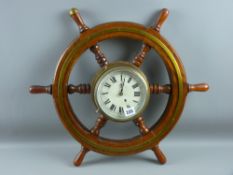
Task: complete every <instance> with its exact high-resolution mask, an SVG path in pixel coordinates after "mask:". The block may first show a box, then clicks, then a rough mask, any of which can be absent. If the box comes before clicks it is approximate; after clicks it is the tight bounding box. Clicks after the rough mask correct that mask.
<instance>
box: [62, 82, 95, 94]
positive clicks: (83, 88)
mask: <svg viewBox="0 0 233 175" xmlns="http://www.w3.org/2000/svg"><path fill="white" fill-rule="evenodd" d="M67 91H68V93H69V94H73V93H80V94H90V93H91V85H90V84H79V85H76V86H75V85H73V84H70V85H68V90H67Z"/></svg>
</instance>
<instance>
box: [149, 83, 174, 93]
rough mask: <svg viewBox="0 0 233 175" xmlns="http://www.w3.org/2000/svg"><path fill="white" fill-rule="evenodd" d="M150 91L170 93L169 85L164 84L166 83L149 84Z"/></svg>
mask: <svg viewBox="0 0 233 175" xmlns="http://www.w3.org/2000/svg"><path fill="white" fill-rule="evenodd" d="M150 92H151V93H152V94H160V93H166V94H170V93H171V85H169V84H166V85H157V84H154V85H150Z"/></svg>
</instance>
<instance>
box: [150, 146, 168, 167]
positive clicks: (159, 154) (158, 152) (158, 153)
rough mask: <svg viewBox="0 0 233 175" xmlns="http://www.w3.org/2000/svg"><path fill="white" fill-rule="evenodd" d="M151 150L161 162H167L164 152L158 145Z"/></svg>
mask: <svg viewBox="0 0 233 175" xmlns="http://www.w3.org/2000/svg"><path fill="white" fill-rule="evenodd" d="M151 150H152V151H153V152H154V154H155V156H156V157H157V159H158V161H159V163H160V164H165V163H166V162H167V158H166V156H165V155H164V154H163V152H162V151H161V149H160V148H159V146H158V145H156V146H155V147H153V148H152V149H151Z"/></svg>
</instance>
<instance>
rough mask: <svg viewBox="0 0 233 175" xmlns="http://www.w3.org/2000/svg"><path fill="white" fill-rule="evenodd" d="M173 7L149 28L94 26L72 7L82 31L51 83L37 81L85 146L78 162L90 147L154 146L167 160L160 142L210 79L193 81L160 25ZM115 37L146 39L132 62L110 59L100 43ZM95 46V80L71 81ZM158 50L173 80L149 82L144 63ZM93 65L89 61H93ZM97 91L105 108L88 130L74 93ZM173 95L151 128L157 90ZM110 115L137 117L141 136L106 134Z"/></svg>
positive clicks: (37, 89) (115, 150) (126, 151)
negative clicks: (149, 114)
mask: <svg viewBox="0 0 233 175" xmlns="http://www.w3.org/2000/svg"><path fill="white" fill-rule="evenodd" d="M168 14H169V12H168V10H167V9H162V10H161V13H160V15H159V17H158V19H157V20H156V22H155V24H154V25H153V26H151V27H149V28H147V27H144V26H143V25H140V24H136V23H132V22H110V23H105V24H101V25H98V26H96V27H94V28H91V29H90V28H89V27H87V26H86V25H85V23H84V21H83V20H82V18H81V16H80V14H79V12H78V10H77V9H75V8H73V9H71V10H70V16H71V17H72V18H73V20H74V21H75V22H76V24H77V25H78V27H79V29H80V33H81V34H80V36H79V37H78V38H77V39H75V40H74V41H73V42H72V43H71V45H70V46H69V47H68V48H67V49H66V50H65V51H64V53H63V54H62V56H61V58H60V60H59V62H58V65H57V69H56V72H55V76H54V81H53V83H52V84H51V85H49V86H31V87H30V92H31V93H33V94H38V93H48V94H51V95H52V96H53V99H54V103H55V106H56V109H57V112H58V114H59V116H60V119H61V121H62V123H63V124H64V126H65V128H66V129H67V130H68V131H69V132H70V134H71V135H72V136H73V137H74V138H75V139H76V140H77V141H78V142H79V143H80V144H81V145H82V149H81V151H80V153H79V154H78V155H77V156H76V158H75V160H74V164H75V165H77V166H79V165H80V164H81V163H82V161H83V159H84V157H85V155H86V153H87V152H88V151H95V152H98V153H102V154H106V155H112V156H116V155H117V156H118V155H130V154H135V153H139V152H142V151H145V150H148V149H150V150H152V151H153V152H154V154H155V156H156V157H157V159H158V161H159V162H160V163H161V164H164V163H165V162H166V157H165V155H164V154H163V153H162V151H161V150H160V148H159V143H160V141H161V140H162V139H163V138H164V137H166V136H167V135H168V133H169V132H170V131H171V130H172V129H173V127H174V126H175V124H176V123H177V121H178V119H179V118H180V115H181V112H182V110H183V107H184V104H185V99H186V96H187V94H188V93H189V92H191V91H207V90H208V88H209V87H208V85H207V84H205V83H200V84H188V83H187V80H186V75H185V71H184V67H183V65H182V63H181V60H180V58H179V57H178V55H177V54H176V52H175V50H174V49H173V48H172V46H171V45H170V44H169V43H168V42H167V41H166V40H165V39H164V38H163V37H162V36H161V35H160V28H161V26H162V24H163V23H164V21H165V20H166V18H167V17H168ZM112 38H129V39H133V40H137V41H142V42H143V43H144V44H143V45H142V48H141V50H140V51H139V53H138V54H137V56H136V57H135V58H133V59H132V62H126V61H117V62H113V63H109V61H108V58H106V56H105V55H104V53H103V52H102V51H101V49H100V47H99V45H98V43H99V42H102V41H104V40H107V39H112ZM88 49H90V50H91V51H92V52H93V54H94V55H95V59H96V62H97V63H98V64H99V66H100V70H99V71H98V72H97V73H96V75H95V77H94V78H93V82H90V84H78V85H72V84H69V83H68V80H69V77H70V74H71V71H72V69H73V68H74V65H75V64H77V62H78V61H79V58H80V56H81V55H82V54H83V53H84V52H85V51H86V50H88ZM151 49H153V50H154V51H156V52H157V53H158V55H159V56H160V58H161V59H162V61H163V63H164V65H165V67H166V70H167V72H168V76H169V80H170V84H165V85H159V84H156V83H154V82H148V80H147V77H146V76H145V74H144V73H143V71H141V69H140V66H141V65H142V64H143V61H144V59H145V57H146V55H147V53H148V52H149V51H150V50H151ZM87 68H88V65H87ZM73 93H78V94H87V95H89V94H90V95H91V96H92V99H93V103H94V104H95V106H96V109H97V111H98V113H99V117H97V121H96V124H95V126H93V128H91V129H88V128H87V127H85V125H84V124H83V123H82V122H81V121H80V120H79V118H78V116H77V115H76V114H75V112H74V111H73V109H72V107H71V104H70V101H69V98H68V96H69V95H71V94H73ZM161 93H166V94H167V95H169V99H168V103H167V105H166V108H165V110H164V112H163V114H162V116H161V117H160V119H159V121H157V122H156V123H154V124H153V125H152V127H150V128H148V127H147V126H146V125H145V123H144V117H143V112H144V110H145V109H146V107H147V105H148V102H149V98H150V96H151V95H156V94H161ZM108 120H113V121H116V122H118V124H121V123H120V122H134V123H135V124H136V126H137V127H138V128H139V131H140V133H141V134H140V135H138V136H136V137H133V138H128V139H123V140H122V139H120V140H116V139H109V138H104V137H101V136H100V130H101V128H102V127H104V125H105V124H107V121H108Z"/></svg>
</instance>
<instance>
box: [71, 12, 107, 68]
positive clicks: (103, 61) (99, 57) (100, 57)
mask: <svg viewBox="0 0 233 175" xmlns="http://www.w3.org/2000/svg"><path fill="white" fill-rule="evenodd" d="M70 16H71V17H72V19H73V20H74V21H75V23H76V24H77V25H78V27H79V30H80V33H81V34H82V33H83V32H86V31H88V30H89V27H88V26H87V25H86V24H85V23H84V21H83V19H82V17H81V15H80V13H79V11H78V10H77V9H75V8H72V9H71V10H70ZM90 50H91V52H92V53H94V55H95V58H96V61H97V63H98V64H99V65H100V67H104V66H106V65H108V60H107V58H106V56H105V55H104V53H103V52H102V51H101V49H100V47H99V46H98V45H97V44H95V45H93V46H92V47H91V48H90Z"/></svg>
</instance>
